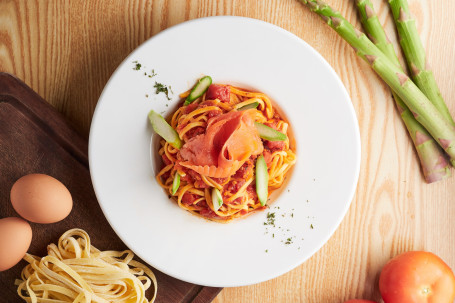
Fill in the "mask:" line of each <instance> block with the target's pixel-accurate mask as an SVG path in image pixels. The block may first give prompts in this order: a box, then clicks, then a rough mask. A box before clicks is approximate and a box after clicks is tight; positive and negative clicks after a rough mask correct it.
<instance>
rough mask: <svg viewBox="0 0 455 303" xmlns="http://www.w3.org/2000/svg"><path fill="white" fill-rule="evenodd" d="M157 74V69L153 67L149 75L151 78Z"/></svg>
mask: <svg viewBox="0 0 455 303" xmlns="http://www.w3.org/2000/svg"><path fill="white" fill-rule="evenodd" d="M156 75H158V74H157V73H155V70H154V69H152V74H151V75H149V78H152V77H155V76H156Z"/></svg>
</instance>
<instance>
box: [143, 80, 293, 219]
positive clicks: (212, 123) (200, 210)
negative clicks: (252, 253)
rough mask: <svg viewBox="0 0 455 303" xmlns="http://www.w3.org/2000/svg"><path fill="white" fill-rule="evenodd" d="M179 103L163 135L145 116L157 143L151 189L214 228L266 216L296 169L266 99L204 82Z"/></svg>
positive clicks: (284, 131)
mask: <svg viewBox="0 0 455 303" xmlns="http://www.w3.org/2000/svg"><path fill="white" fill-rule="evenodd" d="M206 78H209V80H210V81H208V82H209V83H204V80H206ZM201 86H203V87H202V88H201ZM204 86H205V87H204ZM192 94H193V95H194V94H196V96H192ZM180 97H181V98H182V105H181V106H180V107H179V108H178V109H177V110H176V111H175V112H174V113H173V115H172V117H171V118H170V121H169V124H168V125H167V126H166V127H164V126H161V127H160V123H166V122H165V121H164V119H163V121H164V122H161V121H158V119H155V120H154V118H153V117H152V114H149V117H150V120H151V122H152V125H153V126H154V129H155V130H156V131H157V133H158V134H159V135H161V136H162V137H163V138H164V139H162V140H161V141H160V148H159V155H160V157H161V158H162V161H163V167H162V169H161V170H160V171H159V173H158V174H157V176H156V180H157V182H158V183H159V184H160V185H161V186H162V187H163V188H164V189H165V190H166V191H167V192H168V193H169V196H170V198H171V199H173V200H174V201H176V202H177V204H178V206H179V207H181V208H183V209H185V210H188V211H190V212H192V213H193V214H196V215H199V216H202V217H204V218H207V219H210V220H214V221H219V222H228V221H230V220H232V219H234V218H238V217H242V216H245V215H247V214H249V213H251V212H253V211H256V210H261V209H264V208H266V207H267V200H268V197H269V196H270V194H271V193H272V192H273V191H274V190H276V189H278V188H280V187H281V186H282V184H283V182H284V180H285V178H286V176H287V174H288V172H289V170H290V169H291V167H292V166H293V164H294V163H295V162H296V155H295V148H294V147H293V146H290V141H289V138H288V136H287V133H288V127H289V124H288V123H287V122H286V121H285V120H283V119H282V117H281V116H280V115H279V114H278V113H277V111H276V110H275V109H274V108H273V106H272V103H271V101H270V99H269V98H268V97H267V96H266V95H265V94H263V93H259V92H251V91H247V90H244V89H240V88H237V87H234V86H230V85H224V84H211V78H210V77H204V78H202V79H201V80H199V82H198V84H196V86H195V87H194V88H193V89H192V90H191V91H188V92H186V93H183V94H181V95H180ZM191 99H194V100H191ZM188 100H189V101H188ZM166 124H167V123H166ZM168 126H170V128H169V127H168ZM172 132H175V135H174V137H172V135H170V133H172ZM166 133H167V135H166ZM177 135H178V137H177ZM293 149H294V150H293ZM261 184H262V185H261Z"/></svg>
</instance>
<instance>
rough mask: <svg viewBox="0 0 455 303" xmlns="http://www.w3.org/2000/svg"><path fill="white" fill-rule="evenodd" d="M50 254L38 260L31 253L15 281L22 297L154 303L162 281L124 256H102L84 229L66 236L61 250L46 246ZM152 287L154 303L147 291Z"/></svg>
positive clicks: (51, 302)
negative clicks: (19, 277)
mask: <svg viewBox="0 0 455 303" xmlns="http://www.w3.org/2000/svg"><path fill="white" fill-rule="evenodd" d="M47 251H48V255H47V256H45V257H43V258H39V257H36V256H33V255H30V254H26V255H25V257H24V259H25V260H26V261H27V262H29V263H30V264H28V265H27V266H26V267H25V268H24V269H23V270H22V274H21V278H22V280H16V284H17V285H18V289H17V292H18V294H19V296H20V297H21V298H22V299H24V300H25V301H26V302H32V303H60V302H62V303H63V302H74V303H91V302H100V303H116V302H117V303H119V302H136V303H148V302H154V301H155V297H156V292H157V281H156V278H155V275H154V274H153V272H152V271H151V270H150V269H149V268H147V267H146V266H145V265H143V264H141V263H139V262H137V261H134V260H133V257H134V254H133V252H132V251H130V250H125V251H100V250H98V249H97V248H95V247H94V246H92V245H91V244H90V237H89V235H88V234H87V233H86V232H85V231H84V230H82V229H71V230H69V231H67V232H66V233H64V234H63V235H62V236H61V237H60V239H59V240H58V243H57V245H55V244H53V243H52V244H50V245H49V246H48V247H47ZM152 282H153V286H154V294H153V298H152V300H151V301H148V300H147V298H146V297H145V291H146V290H147V289H148V288H149V287H150V286H151V284H152Z"/></svg>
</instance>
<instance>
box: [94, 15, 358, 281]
mask: <svg viewBox="0 0 455 303" xmlns="http://www.w3.org/2000/svg"><path fill="white" fill-rule="evenodd" d="M136 60H137V61H138V62H139V63H141V65H142V67H141V70H140V71H136V70H134V69H133V67H134V63H133V61H136ZM144 68H145V69H144ZM152 69H154V70H155V72H156V73H157V74H158V75H157V76H154V77H153V78H149V77H148V76H145V75H144V71H145V72H147V73H150V71H151V70H152ZM203 75H210V76H212V78H213V80H214V82H215V83H231V84H239V85H241V86H243V87H247V88H253V89H255V90H258V91H261V92H264V93H266V94H268V95H269V96H270V97H271V98H272V100H274V101H275V102H276V103H277V104H279V106H280V107H281V108H282V110H283V111H284V112H285V114H286V116H287V117H288V119H289V121H290V123H291V125H292V127H293V129H294V132H295V140H296V142H297V156H298V159H297V164H296V166H295V168H294V171H293V174H292V177H291V178H290V180H289V182H288V184H287V188H286V189H285V190H284V191H283V192H282V194H281V195H280V196H279V197H278V199H277V200H276V201H275V202H274V203H273V204H272V206H271V209H270V210H268V211H267V210H266V211H263V212H259V213H256V214H252V215H250V216H249V217H247V218H245V219H241V220H238V221H234V222H232V223H229V224H220V223H214V222H210V221H206V220H204V219H201V218H199V217H196V216H193V215H191V214H190V213H188V212H186V211H183V210H182V209H180V208H179V207H178V206H177V205H176V204H174V203H173V202H171V201H170V200H169V199H168V197H167V195H166V193H165V192H164V191H163V190H162V188H161V187H159V186H158V184H157V183H156V181H155V177H154V176H155V172H154V169H153V168H152V166H151V165H150V155H149V149H150V138H151V135H152V130H151V127H150V126H149V125H148V121H147V113H148V112H149V110H151V109H154V110H155V111H157V112H162V111H165V112H166V113H165V114H164V115H166V114H169V113H170V111H171V110H173V109H175V105H176V104H177V102H178V99H179V98H178V94H179V93H181V92H184V91H186V90H187V89H189V88H190V87H192V86H193V85H194V83H195V82H196V81H197V79H198V78H200V77H201V76H203ZM155 81H158V82H159V83H163V84H166V85H171V87H172V91H173V92H174V94H171V96H172V100H171V101H168V100H167V99H166V97H165V96H164V94H158V95H155V93H154V89H153V85H154V84H155ZM146 94H147V95H148V97H146ZM89 159H90V172H91V177H92V181H93V186H94V188H95V192H96V195H97V198H98V201H99V203H100V205H101V208H102V210H103V212H104V214H105V216H106V218H107V219H108V221H109V223H110V224H111V226H112V228H113V229H114V230H115V232H116V233H117V234H118V235H119V237H120V238H121V239H122V240H123V241H124V242H125V244H126V245H127V246H128V247H130V248H131V249H132V250H133V251H134V252H135V253H136V254H137V255H138V256H140V257H141V258H142V259H144V260H145V261H146V262H148V263H149V264H150V265H151V266H153V267H154V268H156V269H158V270H160V271H162V272H164V273H166V274H168V275H170V276H173V277H175V278H178V279H181V280H184V281H187V282H192V283H196V284H201V285H207V286H221V287H226V286H240V285H247V284H253V283H258V282H262V281H265V280H268V279H271V278H274V277H277V276H279V275H281V274H283V273H285V272H287V271H289V270H291V269H293V268H295V267H296V266H298V265H299V264H301V263H302V262H304V261H305V260H307V259H308V258H309V257H311V256H312V255H313V254H314V253H315V252H316V251H317V250H318V249H319V248H320V247H321V246H322V245H323V244H324V243H325V242H326V241H327V240H328V239H329V238H330V236H331V235H332V234H333V232H334V231H335V230H336V228H337V227H338V225H339V223H340V222H341V220H342V218H343V217H344V215H345V213H346V211H347V209H348V207H349V205H350V201H351V199H352V197H353V194H354V191H355V188H356V184H357V179H358V174H359V167H360V136H359V130H358V124H357V119H356V116H355V112H354V110H353V107H352V105H351V101H350V99H349V96H348V94H347V92H346V90H345V88H344V87H343V84H342V83H341V81H340V79H339V78H338V77H337V75H336V74H335V72H334V71H333V69H332V68H331V67H330V66H329V64H328V63H327V62H326V61H325V60H324V59H323V58H322V57H321V56H320V55H319V54H318V53H317V52H316V51H315V50H314V49H313V48H312V47H310V46H309V45H308V44H306V43H305V42H303V41H302V40H301V39H299V38H298V37H296V36H295V35H293V34H291V33H289V32H287V31H285V30H283V29H281V28H279V27H277V26H274V25H271V24H268V23H265V22H262V21H258V20H254V19H248V18H241V17H209V18H203V19H197V20H193V21H189V22H185V23H182V24H180V25H177V26H174V27H172V28H170V29H167V30H165V31H163V32H162V33H160V34H158V35H156V36H154V37H153V38H151V39H150V40H148V41H146V42H145V43H144V44H142V45H141V46H140V47H138V48H137V49H136V50H135V51H134V52H132V53H131V54H130V55H129V56H128V58H126V59H125V61H123V63H122V64H121V65H120V66H119V68H118V69H117V70H116V71H115V73H114V74H113V75H112V77H111V79H110V80H109V82H108V83H107V85H106V87H105V89H104V91H103V93H102V95H101V97H100V99H99V102H98V105H97V107H96V110H95V114H94V116H93V121H92V126H91V130H90V140H89ZM278 207H279V209H278ZM269 212H275V216H276V226H275V227H272V226H268V225H264V222H266V221H267V219H266V218H267V214H268V213H269ZM283 215H284V216H283ZM288 238H292V239H291V241H290V242H292V243H290V244H286V242H287V239H288Z"/></svg>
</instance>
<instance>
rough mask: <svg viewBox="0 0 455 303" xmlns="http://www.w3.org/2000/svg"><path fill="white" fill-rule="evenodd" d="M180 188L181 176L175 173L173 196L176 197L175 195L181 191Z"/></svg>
mask: <svg viewBox="0 0 455 303" xmlns="http://www.w3.org/2000/svg"><path fill="white" fill-rule="evenodd" d="M179 187H180V174H179V173H178V172H176V173H175V175H174V181H173V182H172V194H173V195H175V193H176V192H177V191H178V190H179Z"/></svg>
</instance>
